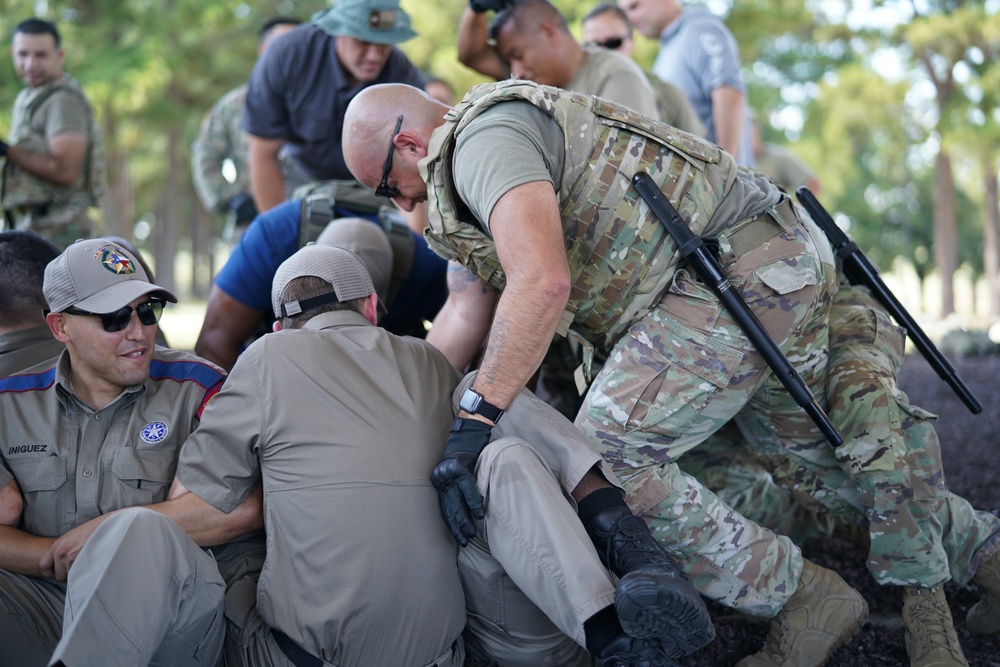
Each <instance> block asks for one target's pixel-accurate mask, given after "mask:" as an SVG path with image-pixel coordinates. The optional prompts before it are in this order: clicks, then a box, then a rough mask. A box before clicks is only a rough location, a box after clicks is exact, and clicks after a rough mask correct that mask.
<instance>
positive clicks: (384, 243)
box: [316, 218, 393, 303]
mask: <svg viewBox="0 0 1000 667" xmlns="http://www.w3.org/2000/svg"><path fill="white" fill-rule="evenodd" d="M316 243H317V244H318V245H334V246H339V247H341V248H347V249H348V250H350V251H351V252H353V253H355V254H356V255H357V256H358V257H360V258H361V261H362V262H364V265H365V268H366V269H368V275H370V276H371V278H372V285H374V286H375V293H376V294H378V298H379V301H381V302H382V303H385V301H386V299H388V298H389V285H390V284H391V283H392V264H393V252H392V244H391V243H389V237H388V236H386V233H385V231H384V230H383V229H382V226H381V225H378V224H376V223H373V222H371V221H370V220H363V219H361V218H336V219H335V220H332V221H331V222H330V223H329V224H327V226H326V227H324V228H323V231H322V232H321V233H320V235H319V236H318V237H317V238H316Z"/></svg>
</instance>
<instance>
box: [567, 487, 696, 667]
mask: <svg viewBox="0 0 1000 667" xmlns="http://www.w3.org/2000/svg"><path fill="white" fill-rule="evenodd" d="M586 528H587V533H589V534H590V538H591V539H592V540H593V541H594V545H595V546H596V547H597V553H598V554H599V555H600V557H601V560H602V561H603V563H604V565H605V566H606V567H607V568H608V569H609V570H611V572H612V573H613V574H614V575H616V576H617V577H618V578H619V582H618V588H617V590H616V592H615V610H616V611H617V612H618V620H619V621H620V622H621V625H622V628H623V629H624V630H625V632H627V633H628V634H629V635H630V636H632V637H636V638H639V639H651V640H652V639H655V640H659V642H660V643H661V644H662V646H663V650H664V651H665V652H666V653H667V655H669V656H670V657H672V658H681V657H683V656H686V655H689V654H691V653H694V652H695V651H697V650H698V649H700V648H701V647H702V646H705V645H706V644H708V643H709V642H710V641H712V639H714V638H715V626H714V625H712V619H711V617H710V616H709V614H708V609H706V608H705V603H704V601H703V600H702V599H701V596H700V595H699V594H698V591H696V590H695V589H694V587H693V586H692V585H691V582H690V581H688V578H687V576H686V575H685V574H684V572H682V571H681V569H680V567H678V565H677V563H676V562H674V560H673V559H672V558H671V557H670V556H668V555H667V553H666V552H665V551H664V550H663V547H661V546H660V545H659V543H657V541H656V540H655V539H654V538H653V536H652V535H651V534H650V532H649V528H648V527H647V526H646V522H645V521H643V520H642V519H640V518H639V517H637V516H635V515H634V514H632V512H631V511H629V509H628V508H627V507H614V508H611V509H606V510H604V511H602V512H600V513H598V514H596V515H595V516H594V517H593V518H592V519H591V520H590V521H589V522H587V526H586ZM612 664H614V663H612Z"/></svg>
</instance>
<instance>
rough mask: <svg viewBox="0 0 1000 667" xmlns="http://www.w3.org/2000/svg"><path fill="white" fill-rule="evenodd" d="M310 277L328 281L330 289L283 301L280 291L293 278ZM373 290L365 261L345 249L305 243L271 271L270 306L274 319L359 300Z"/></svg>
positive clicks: (373, 291) (372, 292)
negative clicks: (322, 292) (294, 299)
mask: <svg viewBox="0 0 1000 667" xmlns="http://www.w3.org/2000/svg"><path fill="white" fill-rule="evenodd" d="M306 276H313V277H315V278H319V279H320V280H325V281H326V282H328V283H330V286H331V287H332V288H333V291H332V292H327V293H326V294H319V295H316V296H313V297H310V298H308V299H303V300H302V301H282V300H281V293H282V292H283V291H284V290H285V287H286V286H287V285H288V283H290V282H291V281H293V280H294V279H296V278H303V277H306ZM374 293H375V287H374V286H373V285H372V279H371V276H370V275H369V274H368V269H366V268H365V265H364V262H362V261H361V258H360V257H358V256H357V255H356V254H354V253H353V252H351V251H350V250H348V249H347V248H340V247H338V246H327V245H307V246H306V247H304V248H302V249H301V250H299V251H298V252H296V253H295V254H294V255H292V256H291V257H289V258H288V259H286V260H285V261H284V262H282V263H281V266H279V267H278V271H277V272H276V273H275V274H274V282H273V283H272V285H271V306H272V307H273V308H274V316H275V317H276V318H281V317H291V316H293V315H298V314H299V313H302V312H305V311H307V310H311V309H313V308H319V307H320V306H325V305H328V304H331V303H338V302H343V301H353V300H354V299H362V298H364V297H366V296H368V295H369V294H374Z"/></svg>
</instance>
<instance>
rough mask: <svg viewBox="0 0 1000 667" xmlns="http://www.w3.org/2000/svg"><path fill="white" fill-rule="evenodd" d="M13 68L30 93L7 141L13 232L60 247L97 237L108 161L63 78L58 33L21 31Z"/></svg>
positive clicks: (75, 87) (21, 96) (26, 26)
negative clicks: (91, 211)
mask: <svg viewBox="0 0 1000 667" xmlns="http://www.w3.org/2000/svg"><path fill="white" fill-rule="evenodd" d="M11 52H12V56H13V58H14V66H15V68H16V69H17V73H18V74H19V75H20V76H21V78H22V79H23V80H24V83H25V85H26V88H24V89H23V90H21V92H20V93H18V95H17V98H16V99H15V100H14V117H13V121H12V123H11V131H10V137H9V141H8V142H3V141H0V156H4V157H6V162H5V163H4V167H3V197H2V201H3V209H4V216H5V218H6V222H7V224H8V225H10V226H11V227H13V228H15V229H30V230H31V231H34V232H37V233H38V234H40V235H41V236H44V237H45V238H47V239H49V240H50V241H52V242H53V243H55V244H56V245H58V246H60V247H65V246H66V245H68V244H70V243H72V242H73V241H74V240H76V239H78V238H85V237H88V236H90V234H91V230H92V228H93V223H92V221H91V219H90V218H89V217H88V215H87V209H88V208H89V207H91V206H96V205H97V197H98V195H99V193H100V192H101V189H102V187H103V180H104V154H103V149H102V147H101V140H100V136H99V134H98V130H97V124H96V123H95V121H94V111H93V109H92V108H91V106H90V102H89V101H88V100H87V96H86V94H85V93H84V92H83V88H81V87H80V84H79V83H77V81H76V79H74V78H73V77H71V76H70V75H68V74H66V73H65V72H63V59H64V57H65V54H64V52H63V50H62V48H61V47H60V37H59V31H58V30H57V29H56V26H55V25H54V24H52V23H49V22H48V21H42V20H40V19H34V18H33V19H28V20H27V21H23V22H22V23H20V24H19V25H18V26H17V28H15V29H14V43H13V46H12V48H11Z"/></svg>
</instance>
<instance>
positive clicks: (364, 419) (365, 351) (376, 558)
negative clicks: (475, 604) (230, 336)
mask: <svg viewBox="0 0 1000 667" xmlns="http://www.w3.org/2000/svg"><path fill="white" fill-rule="evenodd" d="M458 380H459V378H458V375H457V373H456V372H455V370H454V369H453V368H452V367H451V366H450V365H449V364H448V362H447V361H446V360H445V359H444V357H443V356H441V354H440V353H439V352H438V351H437V350H435V349H434V348H432V347H431V346H430V345H428V344H426V343H425V342H423V341H421V340H418V339H415V338H404V337H398V336H394V335H392V334H390V333H388V332H386V331H385V330H383V329H380V328H376V327H374V326H371V325H370V324H369V323H368V322H367V320H365V319H364V318H363V317H362V316H361V315H360V314H358V313H356V312H353V311H337V312H332V313H323V314H321V315H317V316H316V317H314V318H312V319H311V320H309V322H307V323H306V325H305V328H304V329H303V330H285V331H281V332H279V333H277V334H268V335H267V336H264V337H263V338H261V339H259V340H258V341H257V342H255V343H254V344H253V345H252V346H250V348H249V349H248V350H247V351H246V352H244V353H243V354H242V355H241V356H240V358H239V361H237V363H236V366H235V368H233V371H232V373H231V374H230V376H229V379H228V380H227V382H226V384H225V386H224V387H223V388H222V391H221V392H220V393H219V395H218V396H217V397H215V398H214V399H213V400H212V403H211V404H210V405H209V406H208V409H207V410H206V411H205V415H204V421H203V423H202V425H201V426H200V427H199V429H198V431H197V432H196V433H195V434H194V435H193V436H192V437H191V439H190V440H188V442H187V444H186V445H185V446H184V449H183V451H182V452H181V459H180V464H179V469H178V477H179V479H180V481H181V482H182V483H183V484H184V485H185V486H186V487H187V488H188V489H189V490H191V491H192V492H193V493H195V494H197V495H198V496H199V497H201V498H202V499H204V500H205V501H207V502H209V503H210V504H212V505H214V506H215V507H217V508H219V509H221V510H223V511H227V512H228V511H231V510H232V509H233V508H235V507H236V506H237V505H238V504H239V503H240V501H241V500H242V499H243V498H244V497H245V496H246V495H247V493H248V492H249V491H250V489H251V488H252V487H253V485H254V484H255V483H256V481H257V480H258V479H263V482H264V507H265V529H266V532H267V560H266V562H265V565H264V569H263V571H262V572H261V575H260V581H259V584H258V588H257V605H258V611H259V612H260V615H261V617H262V618H263V619H264V621H266V622H267V623H268V624H269V625H271V626H272V627H274V628H277V629H278V630H281V631H283V632H284V633H285V634H287V635H288V636H289V637H290V638H291V639H292V640H293V641H295V642H296V643H297V644H298V645H299V646H301V647H302V648H303V649H305V650H306V651H308V652H309V653H312V654H313V655H315V656H317V657H321V658H323V659H324V660H326V661H328V662H331V663H333V664H335V665H338V667H353V666H370V665H425V664H427V663H429V662H431V661H432V660H434V659H435V658H437V657H439V656H441V655H442V654H443V653H445V652H446V651H447V650H448V649H449V647H450V646H451V645H452V644H453V643H454V642H455V641H456V640H457V639H458V637H459V635H460V634H461V632H462V628H463V626H464V625H465V603H464V598H463V592H462V587H461V583H460V581H459V577H458V569H457V564H456V553H455V545H454V542H452V540H451V538H450V536H449V534H448V532H447V530H446V528H445V525H444V522H443V521H442V520H441V516H440V511H439V509H438V500H437V492H436V491H435V489H434V487H433V486H432V485H431V483H430V471H431V470H432V469H433V468H434V466H435V465H436V463H437V462H438V460H439V458H440V456H441V453H442V451H443V448H444V442H445V440H446V438H447V434H448V429H449V427H450V424H451V421H452V418H453V417H452V410H451V403H450V392H451V390H452V388H454V387H455V385H456V384H457V383H458ZM428 442H434V443H440V446H437V447H427V446H426V443H428Z"/></svg>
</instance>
